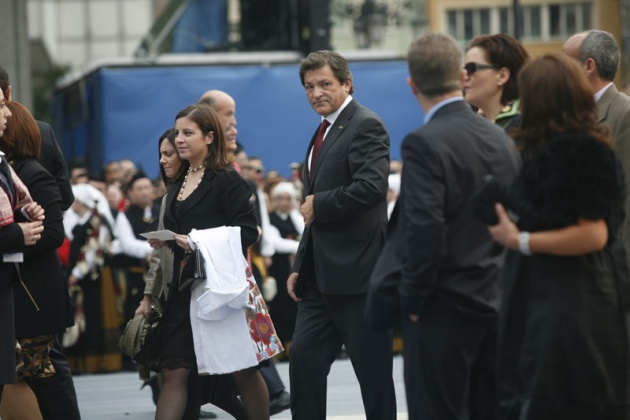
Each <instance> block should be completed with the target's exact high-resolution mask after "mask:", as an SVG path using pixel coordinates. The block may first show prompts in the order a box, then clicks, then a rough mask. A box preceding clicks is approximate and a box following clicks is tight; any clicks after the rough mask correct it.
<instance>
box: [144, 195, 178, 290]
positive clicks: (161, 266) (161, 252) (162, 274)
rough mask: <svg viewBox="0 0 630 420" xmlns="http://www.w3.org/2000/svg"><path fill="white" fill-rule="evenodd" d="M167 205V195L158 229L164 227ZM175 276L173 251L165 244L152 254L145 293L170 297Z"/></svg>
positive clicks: (164, 198) (163, 199)
mask: <svg viewBox="0 0 630 420" xmlns="http://www.w3.org/2000/svg"><path fill="white" fill-rule="evenodd" d="M165 206H166V195H165V196H164V197H163V198H162V206H161V207H160V216H159V219H158V230H162V229H164V209H165ZM172 278H173V253H172V252H171V250H170V248H169V247H167V246H165V247H163V248H160V249H154V250H153V253H152V254H151V264H150V265H149V271H148V273H147V276H146V285H145V287H144V294H145V295H146V294H151V295H154V296H156V297H160V296H161V295H162V293H164V297H165V298H168V294H169V289H168V284H170V282H171V279H172Z"/></svg>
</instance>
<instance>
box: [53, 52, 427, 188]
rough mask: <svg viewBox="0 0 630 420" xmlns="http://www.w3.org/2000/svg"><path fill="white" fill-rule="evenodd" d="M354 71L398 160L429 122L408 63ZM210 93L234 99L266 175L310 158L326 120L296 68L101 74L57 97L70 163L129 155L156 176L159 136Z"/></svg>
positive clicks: (245, 140)
mask: <svg viewBox="0 0 630 420" xmlns="http://www.w3.org/2000/svg"><path fill="white" fill-rule="evenodd" d="M350 68H351V70H352V73H353V77H354V86H355V93H354V98H355V99H357V100H358V101H359V102H360V103H361V104H363V105H365V106H367V107H368V108H371V109H373V110H374V111H375V112H376V113H378V114H379V115H380V116H381V117H382V118H383V120H384V121H385V124H386V126H387V129H388V131H389V134H390V137H391V144H392V148H391V156H392V158H395V159H397V158H399V157H400V144H401V141H402V139H403V138H404V136H405V135H406V134H407V133H408V132H410V131H411V130H413V129H415V128H416V127H418V126H419V125H421V123H422V118H423V113H422V110H421V109H420V106H419V105H418V103H417V101H416V99H415V97H414V96H413V95H412V94H411V91H410V88H409V86H408V85H407V83H406V78H407V75H408V70H407V65H406V63H405V62H404V61H383V62H355V63H351V64H350ZM209 89H220V90H223V91H225V92H227V93H229V94H230V95H231V96H232V97H234V99H235V100H236V104H237V106H236V117H237V121H238V125H237V128H238V131H239V134H238V141H239V142H240V143H241V144H243V145H244V147H245V151H246V152H247V154H248V155H250V156H252V155H256V156H259V157H261V158H262V160H263V162H264V164H265V167H266V169H275V170H277V171H279V172H280V173H281V174H283V175H285V176H287V175H289V173H290V171H289V168H288V165H289V163H291V162H299V161H302V160H303V159H304V156H305V152H306V147H307V145H308V143H309V141H310V139H311V136H312V135H313V133H314V131H315V130H316V128H317V126H318V124H319V121H320V119H319V116H318V115H317V114H315V112H314V111H313V109H312V108H311V107H310V105H309V104H308V102H307V100H306V95H305V93H304V89H303V87H302V85H301V84H300V79H299V74H298V65H297V64H290V65H273V66H260V65H256V66H254V65H239V66H186V67H121V68H101V69H99V70H97V71H96V72H94V73H92V74H91V75H89V76H88V77H86V79H85V80H82V81H81V82H80V83H78V84H75V85H73V86H71V87H69V88H66V89H63V90H60V91H58V92H57V93H56V98H55V116H56V118H55V127H56V132H57V136H58V137H59V140H60V142H61V143H62V147H63V149H64V153H65V154H66V156H67V158H73V157H79V156H85V157H86V158H87V159H88V161H89V163H90V166H91V168H90V169H91V171H93V172H99V171H100V168H101V167H102V165H103V164H104V163H105V162H108V161H111V160H118V159H123V158H124V159H131V160H133V161H134V162H136V163H138V164H140V165H141V166H142V167H143V168H144V170H145V171H146V172H147V174H149V175H150V176H151V177H156V176H157V174H158V151H157V141H158V136H159V135H160V134H162V133H163V132H164V131H165V130H166V129H167V128H168V127H170V126H172V125H173V124H174V117H175V115H176V114H177V112H178V111H179V110H181V109H182V108H184V107H186V106H187V105H189V104H191V103H195V102H197V100H198V99H199V97H200V96H201V94H202V93H203V92H205V91H206V90H209ZM77 98H78V99H77ZM77 102H78V103H79V104H80V106H78V105H77ZM77 113H79V114H81V115H72V114H77Z"/></svg>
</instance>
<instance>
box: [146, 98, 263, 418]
mask: <svg viewBox="0 0 630 420" xmlns="http://www.w3.org/2000/svg"><path fill="white" fill-rule="evenodd" d="M175 131H176V136H177V137H176V145H177V149H178V151H179V155H180V157H181V158H182V159H184V160H185V161H187V162H186V164H187V165H188V169H187V171H186V175H185V176H184V178H183V179H180V180H178V181H176V182H174V183H173V184H172V185H171V186H170V188H169V193H168V198H167V199H166V202H165V211H164V227H165V228H166V229H169V230H171V231H173V232H175V233H176V235H175V240H174V241H170V243H169V246H171V249H172V250H173V253H174V265H173V279H172V282H171V290H170V295H169V301H168V305H167V307H166V309H165V313H164V316H163V318H162V332H161V338H160V361H161V368H162V369H161V371H162V375H163V384H162V390H161V393H160V398H159V401H158V407H157V413H156V419H173V420H174V419H180V418H182V415H183V413H184V411H185V408H186V401H187V387H186V384H187V379H188V375H189V374H191V372H194V371H195V369H196V355H195V349H194V342H193V331H192V327H191V318H190V301H191V290H190V287H186V283H187V282H186V280H187V279H188V278H190V277H191V274H192V267H191V266H193V265H194V262H191V261H190V260H189V261H188V263H186V262H185V257H186V255H187V254H188V253H190V252H191V251H192V250H193V249H192V247H191V243H190V240H189V237H188V234H189V233H190V232H191V231H192V229H197V230H203V229H210V228H215V227H220V226H238V227H240V229H241V243H242V248H243V254H244V255H245V253H246V252H247V247H248V246H249V245H251V244H253V243H254V242H255V241H256V240H257V238H258V230H257V228H256V219H255V216H254V208H253V206H252V204H251V203H250V196H251V190H250V189H249V186H248V185H247V183H246V182H245V180H244V179H243V178H242V177H241V176H240V175H239V174H238V173H237V172H236V171H235V170H233V169H232V168H231V167H230V166H229V161H228V157H227V151H226V144H225V141H224V139H223V134H222V130H221V126H220V124H219V121H218V119H217V117H216V114H215V112H214V111H213V110H212V109H211V108H210V107H208V106H206V105H191V106H189V107H187V108H185V109H183V110H182V111H180V112H179V114H178V115H177V117H176V119H175ZM150 243H151V245H152V246H153V247H161V246H163V245H164V242H160V241H156V240H151V241H150ZM182 262H184V264H183V265H182ZM243 316H245V311H244V312H243ZM236 350H237V349H228V351H236ZM224 351H225V350H224ZM232 376H233V378H234V380H235V382H236V384H237V386H238V388H239V390H240V394H241V396H242V399H243V402H244V403H245V406H246V409H247V415H248V418H249V419H250V420H254V419H267V418H269V408H268V401H269V396H268V393H267V388H266V385H265V383H264V381H263V379H262V377H261V375H260V372H259V371H258V369H257V368H256V367H250V368H247V369H244V370H240V371H238V372H233V373H232ZM189 404H190V402H189Z"/></svg>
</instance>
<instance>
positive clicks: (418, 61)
mask: <svg viewBox="0 0 630 420" xmlns="http://www.w3.org/2000/svg"><path fill="white" fill-rule="evenodd" d="M407 64H408V66H409V74H410V76H411V79H412V80H413V83H414V84H415V85H416V87H417V88H418V90H419V91H420V93H422V95H424V96H427V97H430V98H431V97H436V96H440V95H445V94H447V93H451V92H453V91H456V90H458V89H459V90H461V88H462V84H461V73H462V50H461V48H460V47H459V45H457V42H456V41H455V40H454V39H453V38H452V37H451V36H449V35H446V34H441V33H430V34H426V35H423V36H421V37H420V38H418V39H416V40H415V41H413V42H412V43H411V45H410V46H409V51H408V52H407Z"/></svg>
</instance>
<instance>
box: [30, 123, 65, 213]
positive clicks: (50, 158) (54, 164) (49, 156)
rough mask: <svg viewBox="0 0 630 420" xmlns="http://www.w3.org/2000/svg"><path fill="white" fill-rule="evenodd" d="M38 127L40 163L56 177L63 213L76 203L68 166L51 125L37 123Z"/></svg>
mask: <svg viewBox="0 0 630 420" xmlns="http://www.w3.org/2000/svg"><path fill="white" fill-rule="evenodd" d="M37 127H38V128H39V132H40V134H41V136H42V145H41V153H40V156H39V163H41V165H42V166H43V167H44V168H45V169H46V170H47V171H48V172H50V173H51V174H52V176H53V177H55V181H56V182H57V186H58V187H59V192H60V193H61V211H65V210H67V209H69V208H70V206H71V205H72V202H73V201H74V194H72V186H71V185H70V176H69V175H68V166H67V165H66V161H65V160H64V158H63V153H62V152H61V149H60V148H59V144H58V143H57V139H56V138H55V132H54V131H53V129H52V127H51V126H50V124H48V123H45V122H43V121H37Z"/></svg>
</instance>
